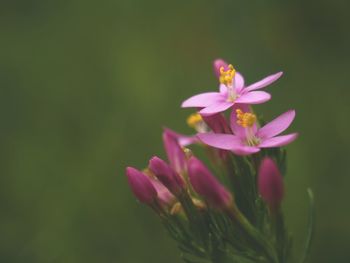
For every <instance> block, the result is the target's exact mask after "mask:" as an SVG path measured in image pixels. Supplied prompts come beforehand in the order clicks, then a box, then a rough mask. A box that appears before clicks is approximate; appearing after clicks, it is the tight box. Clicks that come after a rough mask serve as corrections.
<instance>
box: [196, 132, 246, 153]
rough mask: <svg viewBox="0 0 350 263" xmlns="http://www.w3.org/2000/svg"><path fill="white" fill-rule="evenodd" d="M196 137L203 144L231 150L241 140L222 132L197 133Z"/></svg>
mask: <svg viewBox="0 0 350 263" xmlns="http://www.w3.org/2000/svg"><path fill="white" fill-rule="evenodd" d="M197 137H198V138H199V139H200V140H201V141H202V142H203V143H205V144H207V145H209V146H212V147H215V148H219V149H223V150H232V149H233V148H235V147H237V146H239V145H240V144H241V143H242V142H241V139H240V138H239V137H237V136H234V135H231V134H223V133H199V134H198V135H197Z"/></svg>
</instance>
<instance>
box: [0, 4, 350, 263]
mask: <svg viewBox="0 0 350 263" xmlns="http://www.w3.org/2000/svg"><path fill="white" fill-rule="evenodd" d="M349 8H350V4H349V2H348V1H341V0H335V1H325V0H321V1H313V0H310V1H302V0H297V1H277V0H266V1H233V0H223V1H204V0H194V1H142V0H119V1H118V0H115V1H84V0H75V1H66V0H62V1H53V0H22V1H21V0H5V1H4V0H3V1H1V5H0V36H1V40H0V121H1V124H0V146H1V151H0V153H1V156H0V162H1V163H0V167H1V168H0V169H1V174H0V211H1V212H0V261H1V262H11V263H12V262H21V263H22V262H25V263H32V262H33V263H50V262H57V263H58V262H62V263H77V262H84V263H95V262H103V263H104V262H106V263H109V262H118V263H144V262H145V263H148V262H152V263H157V262H159V263H164V262H167V263H177V262H180V259H179V256H178V254H179V253H178V250H177V248H176V246H175V243H174V242H173V241H172V240H171V239H170V238H169V237H168V236H167V234H166V232H165V230H164V229H163V228H162V227H161V224H160V222H159V219H158V218H157V217H156V216H155V215H154V214H153V212H152V211H151V210H149V209H148V208H146V207H144V206H142V205H140V204H138V203H137V202H136V201H135V198H134V197H133V196H132V194H131V192H130V191H129V189H128V187H127V184H126V179H125V176H124V167H125V166H126V165H133V166H136V167H138V168H142V167H143V166H144V165H145V164H146V163H147V161H148V158H149V157H150V156H151V155H153V154H157V155H161V156H164V153H163V150H162V145H161V136H160V135H161V127H162V126H163V125H167V126H169V127H171V128H174V129H176V130H178V131H181V132H186V133H190V132H191V130H190V129H189V128H187V127H186V124H185V122H184V119H185V118H186V116H187V114H188V113H190V110H182V109H180V107H179V105H180V103H181V101H182V100H183V99H185V98H187V97H189V96H191V95H193V94H195V93H199V92H202V91H210V90H213V89H216V87H217V83H216V80H215V78H214V76H213V74H212V67H211V62H212V60H213V59H215V58H216V57H222V58H225V59H227V60H228V61H229V62H231V63H233V64H234V65H235V67H236V68H237V69H238V70H239V71H241V72H242V73H243V74H244V75H245V77H246V81H247V82H248V83H249V82H253V81H256V80H258V79H260V78H262V77H264V76H265V75H268V74H270V73H274V72H276V71H279V70H283V71H284V72H285V75H284V76H283V78H282V79H281V80H280V81H279V82H278V83H277V84H275V85H273V86H271V87H269V88H268V90H269V91H270V92H271V93H272V95H273V99H272V100H271V101H270V102H268V103H266V104H264V105H261V106H257V107H255V110H256V111H258V112H263V113H264V118H265V119H267V120H269V119H271V118H273V117H274V116H276V115H279V114H280V113H282V112H284V111H286V110H288V109H290V108H295V109H296V111H297V118H296V120H295V123H294V124H293V126H292V127H291V128H290V130H291V131H299V132H300V137H299V139H298V140H297V141H296V142H295V143H293V144H292V145H290V146H288V147H287V149H288V162H289V164H288V173H287V177H286V184H287V197H286V201H285V203H284V210H285V211H286V215H287V218H288V219H287V224H288V226H289V228H290V230H291V231H292V232H293V234H294V237H295V239H294V246H295V249H296V250H297V251H300V253H301V251H302V249H303V243H302V242H303V240H304V238H305V235H306V225H307V216H308V211H307V207H308V197H307V192H306V189H307V187H308V186H311V187H312V188H313V190H314V194H315V202H316V206H315V213H316V222H315V227H316V233H315V237H314V243H313V246H312V250H311V260H310V262H317V263H322V262H337V263H343V262H344V263H346V262H348V261H349V259H348V258H349V256H348V250H349V244H350V223H349V222H350V212H349V205H348V200H349V191H348V188H349V185H350V177H349V175H350V168H349V167H350V166H349V163H348V162H349V153H348V149H349V146H350V136H349V131H350V129H349V128H350V126H349V118H348V117H347V114H348V113H349V112H350V106H349V95H350V92H349V87H348V84H347V77H348V75H349V74H348V68H349V67H348V61H349V54H348V52H349V51H348V49H349V46H350V37H349V26H348V24H349V18H348V10H349Z"/></svg>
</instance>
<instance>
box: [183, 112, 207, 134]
mask: <svg viewBox="0 0 350 263" xmlns="http://www.w3.org/2000/svg"><path fill="white" fill-rule="evenodd" d="M187 125H188V126H190V127H191V128H193V129H195V130H196V131H197V132H201V133H203V132H207V131H208V126H207V124H206V123H205V122H204V121H203V118H202V116H201V115H200V114H199V113H192V114H191V115H190V116H188V118H187Z"/></svg>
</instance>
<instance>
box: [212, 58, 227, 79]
mask: <svg viewBox="0 0 350 263" xmlns="http://www.w3.org/2000/svg"><path fill="white" fill-rule="evenodd" d="M221 67H224V70H227V69H228V64H227V62H226V61H225V60H223V59H221V58H218V59H215V60H214V62H213V68H214V74H215V76H216V77H217V78H219V77H220V68H221Z"/></svg>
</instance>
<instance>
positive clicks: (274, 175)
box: [258, 158, 284, 208]
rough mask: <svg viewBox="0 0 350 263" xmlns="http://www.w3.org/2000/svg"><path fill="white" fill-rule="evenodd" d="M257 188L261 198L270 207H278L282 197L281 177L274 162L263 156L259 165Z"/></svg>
mask: <svg viewBox="0 0 350 263" xmlns="http://www.w3.org/2000/svg"><path fill="white" fill-rule="evenodd" d="M258 189H259V193H260V195H261V197H262V199H263V200H264V201H265V202H266V203H267V204H268V205H269V206H270V207H272V208H275V207H278V206H279V205H280V203H281V201H282V199H283V195H284V186H283V178H282V175H281V173H280V171H279V170H278V168H277V166H276V164H275V162H274V161H273V160H272V159H270V158H265V159H264V160H263V161H262V162H261V165H260V168H259V175H258Z"/></svg>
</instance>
